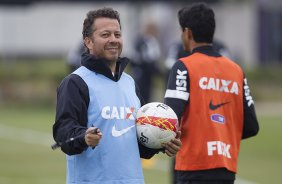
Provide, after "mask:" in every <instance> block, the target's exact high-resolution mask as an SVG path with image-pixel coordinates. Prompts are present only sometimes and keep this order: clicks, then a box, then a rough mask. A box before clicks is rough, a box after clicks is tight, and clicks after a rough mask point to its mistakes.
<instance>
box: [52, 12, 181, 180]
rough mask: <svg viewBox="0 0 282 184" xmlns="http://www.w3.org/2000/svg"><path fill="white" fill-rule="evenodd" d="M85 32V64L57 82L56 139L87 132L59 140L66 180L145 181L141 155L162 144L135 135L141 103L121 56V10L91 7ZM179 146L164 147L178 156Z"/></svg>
mask: <svg viewBox="0 0 282 184" xmlns="http://www.w3.org/2000/svg"><path fill="white" fill-rule="evenodd" d="M82 34H83V40H84V45H85V48H86V52H84V53H83V54H82V57H81V65H82V66H81V67H79V68H78V69H77V70H76V71H74V72H73V73H72V74H70V75H68V76H67V77H66V78H64V79H63V81H62V82H61V84H60V86H59V87H58V90H57V108H56V120H55V124H54V126H53V136H54V139H55V141H56V142H57V143H58V142H59V143H60V142H65V141H66V140H70V139H71V138H73V137H77V136H79V135H83V136H81V137H79V138H77V139H75V140H73V141H69V142H68V143H66V144H62V145H61V149H62V151H63V152H64V153H66V154H67V184H143V183H144V177H143V173H142V167H141V160H140V157H141V158H147V159H148V158H151V157H152V156H153V155H154V154H156V153H158V152H159V151H160V150H153V149H149V148H146V147H144V146H142V145H141V144H139V143H138V141H137V136H136V127H135V117H136V111H137V110H138V109H139V108H140V106H141V105H143V103H142V100H140V99H141V97H140V93H139V90H138V88H137V87H136V84H135V82H134V80H133V78H132V77H131V76H129V75H128V74H126V73H125V72H123V71H124V69H125V67H126V65H127V63H128V62H129V60H128V59H127V58H120V54H121V51H122V46H123V44H122V42H123V41H122V34H121V26H120V18H119V13H118V12H117V11H115V10H113V9H111V8H102V9H98V10H95V11H90V12H88V14H87V17H86V19H85V20H84V23H83V32H82ZM97 128H99V129H98V131H95V130H97ZM178 134H180V132H178ZM180 147H181V142H180V140H179V138H176V139H173V140H172V141H171V142H169V143H167V144H166V145H165V146H164V149H163V150H164V152H165V153H166V154H167V155H168V156H174V155H175V154H176V153H177V152H178V151H179V149H180Z"/></svg>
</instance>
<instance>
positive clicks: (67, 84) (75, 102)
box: [53, 74, 89, 155]
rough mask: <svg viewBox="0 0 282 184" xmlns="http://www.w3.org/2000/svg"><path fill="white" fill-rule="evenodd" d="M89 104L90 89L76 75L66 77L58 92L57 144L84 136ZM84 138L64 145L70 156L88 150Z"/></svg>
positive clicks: (63, 149) (54, 131) (55, 132)
mask: <svg viewBox="0 0 282 184" xmlns="http://www.w3.org/2000/svg"><path fill="white" fill-rule="evenodd" d="M88 104H89V95H88V87H87V85H86V84H85V82H84V81H83V80H82V79H81V78H80V77H79V76H78V75H75V74H71V75H69V76H68V77H66V78H65V79H64V80H63V81H62V83H61V84H60V86H59V88H58V90H57V107H56V118H55V123H54V125H53V137H54V139H55V141H56V142H59V143H62V142H65V141H66V140H68V139H70V138H72V137H76V136H78V135H83V134H84V133H85V132H86V130H87V124H86V123H87V117H88V116H87V108H88ZM87 147H88V146H87V144H86V143H85V139H84V136H81V138H79V139H77V140H74V141H71V142H69V143H68V144H64V145H62V147H61V149H62V151H63V152H64V153H66V154H68V155H74V154H79V153H81V152H82V151H84V150H85V149H86V148H87Z"/></svg>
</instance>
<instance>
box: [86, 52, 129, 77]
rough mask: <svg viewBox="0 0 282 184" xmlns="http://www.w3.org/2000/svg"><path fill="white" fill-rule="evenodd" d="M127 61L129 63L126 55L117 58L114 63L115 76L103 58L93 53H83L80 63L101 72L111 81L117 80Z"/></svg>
mask: <svg viewBox="0 0 282 184" xmlns="http://www.w3.org/2000/svg"><path fill="white" fill-rule="evenodd" d="M128 63H129V59H128V58H126V57H124V58H119V59H118V61H117V65H116V72H115V76H113V74H112V71H111V70H110V68H109V67H108V66H107V65H106V61H105V59H101V58H96V57H95V56H94V55H92V54H88V53H83V54H82V55H81V65H82V66H85V67H86V68H88V69H89V70H92V71H94V72H97V73H99V74H102V75H104V76H106V77H108V78H109V79H111V80H113V81H118V80H119V79H120V77H121V75H122V72H123V71H124V69H125V67H126V65H127V64H128Z"/></svg>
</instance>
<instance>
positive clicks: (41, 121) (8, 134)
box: [0, 107, 282, 184]
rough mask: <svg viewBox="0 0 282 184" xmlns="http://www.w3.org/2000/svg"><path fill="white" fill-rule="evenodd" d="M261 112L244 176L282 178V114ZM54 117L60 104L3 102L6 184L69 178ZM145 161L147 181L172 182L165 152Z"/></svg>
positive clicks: (0, 160)
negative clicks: (55, 141)
mask: <svg viewBox="0 0 282 184" xmlns="http://www.w3.org/2000/svg"><path fill="white" fill-rule="evenodd" d="M257 109H258V112H259V111H260V110H259V109H260V108H257ZM258 117H259V121H260V127H261V131H260V133H259V135H258V136H257V137H255V138H253V139H249V140H245V141H243V143H242V147H241V153H240V161H239V173H238V177H239V178H240V179H244V180H248V181H252V182H255V183H259V184H266V183H269V179H270V178H271V181H272V182H271V183H274V184H275V183H280V180H281V174H282V170H281V165H282V157H281V155H282V147H281V144H280V143H279V140H282V134H281V133H280V131H281V130H282V122H281V120H282V115H281V114H277V115H271V116H268V115H266V114H264V115H263V116H260V115H259V113H258ZM53 120H54V108H27V107H25V108H24V107H14V108H12V107H0V150H1V151H0V184H15V183H21V184H52V183H56V184H60V183H65V155H64V154H63V153H62V152H61V151H60V150H57V151H52V150H51V149H50V145H51V143H52V136H51V132H52V124H53V123H52V122H53ZM31 130H32V131H31ZM143 165H144V174H145V179H146V183H147V184H156V183H162V184H168V183H169V180H170V172H169V171H170V170H169V167H170V160H169V159H168V158H167V157H166V156H165V155H158V156H156V157H155V158H154V159H153V160H151V161H149V162H148V161H147V162H145V163H143Z"/></svg>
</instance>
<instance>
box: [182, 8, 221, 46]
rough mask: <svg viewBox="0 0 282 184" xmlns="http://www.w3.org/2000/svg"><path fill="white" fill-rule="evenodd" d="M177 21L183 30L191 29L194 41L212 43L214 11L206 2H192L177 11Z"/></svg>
mask: <svg viewBox="0 0 282 184" xmlns="http://www.w3.org/2000/svg"><path fill="white" fill-rule="evenodd" d="M178 21H179V24H180V26H181V28H182V30H183V31H184V29H185V28H188V29H190V30H191V31H192V34H193V37H194V40H195V41H196V42H206V43H212V41H213V36H214V32H215V18H214V12H213V10H212V9H211V8H209V7H208V5H207V4H206V3H196V4H192V5H191V7H185V8H182V9H180V10H179V11H178Z"/></svg>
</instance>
